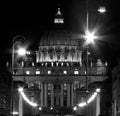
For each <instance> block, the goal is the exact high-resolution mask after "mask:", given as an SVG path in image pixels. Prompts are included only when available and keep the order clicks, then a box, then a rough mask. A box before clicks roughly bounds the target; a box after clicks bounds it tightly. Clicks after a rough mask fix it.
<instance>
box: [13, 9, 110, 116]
mask: <svg viewBox="0 0 120 116" xmlns="http://www.w3.org/2000/svg"><path fill="white" fill-rule="evenodd" d="M54 25H55V28H53V29H51V30H47V31H46V32H45V33H43V34H42V35H41V38H40V41H39V46H38V49H37V50H36V51H34V53H35V57H34V60H32V58H30V55H26V59H25V60H24V59H23V61H22V60H19V57H17V55H16V54H17V53H15V57H14V61H15V62H14V70H13V76H12V78H13V88H12V92H13V94H12V106H13V107H12V114H13V115H19V116H45V115H49V116H53V115H54V116H55V115H57V116H59V115H60V116H65V115H66V116H76V115H80V116H83V115H85V116H86V115H87V116H98V115H99V114H100V113H101V86H102V82H103V81H104V80H106V79H107V78H108V75H107V61H102V59H95V58H94V60H92V57H91V56H92V54H90V51H89V54H87V55H88V57H87V58H88V59H87V60H88V63H86V61H87V60H86V55H85V52H86V47H85V46H84V42H85V39H84V38H82V37H81V36H80V34H77V33H74V32H71V31H70V30H67V29H65V28H63V27H64V26H63V25H64V18H63V16H62V13H61V11H60V8H58V11H57V13H56V15H55V18H54ZM20 61H21V62H20ZM86 69H87V70H86ZM86 88H87V91H86Z"/></svg>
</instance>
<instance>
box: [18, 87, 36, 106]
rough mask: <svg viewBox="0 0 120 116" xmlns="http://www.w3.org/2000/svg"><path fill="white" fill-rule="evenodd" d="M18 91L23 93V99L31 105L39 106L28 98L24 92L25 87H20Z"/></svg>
mask: <svg viewBox="0 0 120 116" xmlns="http://www.w3.org/2000/svg"><path fill="white" fill-rule="evenodd" d="M18 91H19V93H20V94H21V95H22V97H23V99H24V100H25V101H26V102H27V103H28V104H29V105H31V106H33V107H37V106H38V104H37V103H34V102H31V101H30V100H29V99H28V98H27V96H26V95H25V93H24V92H23V88H19V89H18Z"/></svg>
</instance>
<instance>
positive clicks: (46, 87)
mask: <svg viewBox="0 0 120 116" xmlns="http://www.w3.org/2000/svg"><path fill="white" fill-rule="evenodd" d="M47 91H48V85H47V83H45V84H44V92H45V93H44V98H45V100H44V101H45V104H44V105H45V106H47V103H48V102H47V97H48V93H47Z"/></svg>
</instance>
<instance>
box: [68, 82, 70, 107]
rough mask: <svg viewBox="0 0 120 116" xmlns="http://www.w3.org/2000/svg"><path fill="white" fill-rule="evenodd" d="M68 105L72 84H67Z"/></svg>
mask: <svg viewBox="0 0 120 116" xmlns="http://www.w3.org/2000/svg"><path fill="white" fill-rule="evenodd" d="M67 107H70V84H69V83H68V84H67Z"/></svg>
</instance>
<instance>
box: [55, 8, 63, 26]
mask: <svg viewBox="0 0 120 116" xmlns="http://www.w3.org/2000/svg"><path fill="white" fill-rule="evenodd" d="M54 23H57V24H60V23H64V18H63V17H62V14H61V11H60V7H58V11H57V14H56V15H55V18H54Z"/></svg>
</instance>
